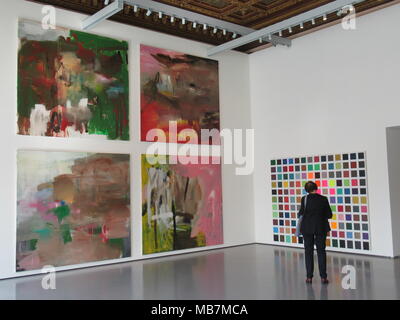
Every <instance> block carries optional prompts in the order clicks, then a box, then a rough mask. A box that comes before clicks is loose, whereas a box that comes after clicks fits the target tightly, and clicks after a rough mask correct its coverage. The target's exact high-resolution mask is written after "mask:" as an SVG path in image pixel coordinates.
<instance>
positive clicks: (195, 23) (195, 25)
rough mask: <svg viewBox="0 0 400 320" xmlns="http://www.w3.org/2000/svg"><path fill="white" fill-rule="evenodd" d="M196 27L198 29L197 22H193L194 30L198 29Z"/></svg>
mask: <svg viewBox="0 0 400 320" xmlns="http://www.w3.org/2000/svg"><path fill="white" fill-rule="evenodd" d="M196 27H197V22H196V21H194V22H193V28H194V29H196Z"/></svg>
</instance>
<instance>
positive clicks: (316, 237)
mask: <svg viewBox="0 0 400 320" xmlns="http://www.w3.org/2000/svg"><path fill="white" fill-rule="evenodd" d="M303 239H304V249H305V260H306V270H307V278H312V277H313V276H314V244H315V245H316V247H317V255H318V268H319V274H320V276H321V278H327V277H328V275H327V274H326V251H325V247H326V233H324V234H303Z"/></svg>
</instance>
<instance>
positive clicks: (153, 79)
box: [140, 45, 220, 144]
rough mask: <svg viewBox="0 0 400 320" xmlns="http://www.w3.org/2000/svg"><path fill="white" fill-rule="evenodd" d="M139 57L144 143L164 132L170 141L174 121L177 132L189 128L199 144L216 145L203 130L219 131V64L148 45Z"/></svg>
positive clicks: (143, 48) (142, 138)
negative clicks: (158, 131)
mask: <svg viewBox="0 0 400 320" xmlns="http://www.w3.org/2000/svg"><path fill="white" fill-rule="evenodd" d="M140 55H141V60H140V61H141V63H140V64H141V71H140V72H141V140H142V141H149V140H148V139H147V138H146V136H147V134H148V132H149V131H150V130H152V129H161V130H162V131H163V132H164V133H165V137H166V139H165V140H166V142H171V140H170V135H169V123H170V121H174V122H176V124H177V130H178V132H181V131H182V130H184V129H190V130H192V131H193V132H194V134H196V135H197V138H198V143H202V144H211V143H213V141H211V139H209V138H206V139H204V138H203V139H202V138H201V129H208V130H212V129H215V130H218V131H219V129H220V114H219V78H218V61H215V60H210V59H205V58H201V57H195V56H192V55H188V54H184V53H179V52H175V51H170V50H165V49H160V48H155V47H150V46H145V45H141V49H140ZM178 142H179V141H178ZM216 143H218V142H215V144H216Z"/></svg>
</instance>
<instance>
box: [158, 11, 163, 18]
mask: <svg viewBox="0 0 400 320" xmlns="http://www.w3.org/2000/svg"><path fill="white" fill-rule="evenodd" d="M162 15H163V13H162V12H161V11H160V12H159V13H158V18H159V19H161V18H162Z"/></svg>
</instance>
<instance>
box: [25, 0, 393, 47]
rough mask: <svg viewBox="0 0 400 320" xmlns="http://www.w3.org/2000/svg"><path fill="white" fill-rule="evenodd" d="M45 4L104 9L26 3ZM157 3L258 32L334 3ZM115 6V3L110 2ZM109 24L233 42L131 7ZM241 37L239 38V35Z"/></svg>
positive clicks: (367, 8)
mask: <svg viewBox="0 0 400 320" xmlns="http://www.w3.org/2000/svg"><path fill="white" fill-rule="evenodd" d="M27 1H33V2H37V3H42V4H50V5H54V6H56V7H59V8H63V9H68V10H73V11H76V12H80V13H85V14H94V13H96V12H97V11H99V10H101V9H102V8H104V0H27ZM155 1H156V2H159V3H163V4H167V5H171V6H175V7H178V8H181V9H184V10H188V11H192V12H195V13H200V14H203V15H206V16H209V17H212V18H216V19H220V20H224V21H227V22H230V23H234V24H237V25H241V26H245V27H248V28H252V29H254V30H258V29H261V28H264V27H267V26H270V25H273V24H275V23H278V22H281V21H284V20H286V19H289V18H291V17H293V16H296V15H299V14H301V13H304V12H307V11H309V10H312V9H315V8H317V7H320V6H323V5H325V4H328V3H329V2H333V1H332V0H155ZM110 2H112V0H111V1H110ZM398 2H399V0H365V1H363V2H361V3H359V4H357V5H355V8H356V12H357V14H358V15H362V14H366V13H369V12H371V11H375V10H378V9H380V8H383V7H387V6H389V5H392V4H395V3H398ZM109 19H110V20H113V21H117V22H121V23H125V24H129V25H133V26H137V27H142V28H146V29H151V30H154V31H159V32H163V33H167V34H172V35H175V36H178V37H182V38H186V39H191V40H196V41H200V42H204V43H209V44H212V45H219V44H223V43H225V42H228V41H230V40H232V33H231V32H229V30H228V32H226V33H225V34H224V33H223V32H222V31H221V30H219V31H218V32H217V33H214V32H213V30H212V28H208V29H207V30H203V28H201V26H198V25H197V26H196V28H194V26H193V24H192V23H191V22H189V23H186V24H182V23H181V21H180V19H179V18H177V19H175V20H174V21H173V22H171V21H170V19H168V17H167V16H165V15H164V16H163V18H162V19H159V18H158V16H157V14H156V13H154V14H152V15H150V16H147V15H146V10H140V9H139V10H138V11H137V12H134V10H133V8H132V6H130V5H125V7H124V10H123V11H121V12H120V13H118V14H116V15H114V16H112V17H111V18H109ZM340 19H341V18H340V17H339V16H338V15H337V14H336V13H332V14H329V15H328V19H327V20H326V21H323V20H322V18H321V19H317V20H316V23H315V24H314V25H313V24H311V22H306V23H304V27H303V28H300V26H297V27H296V26H295V27H293V29H292V32H291V33H290V32H289V31H288V30H285V31H283V34H282V36H283V37H287V38H290V39H293V38H297V37H300V36H302V35H304V34H307V33H310V32H313V31H316V30H319V29H321V28H324V27H327V26H330V25H332V24H335V23H339V22H340ZM239 36H240V35H239ZM268 46H269V45H268V44H267V45H266V44H265V43H264V44H262V43H260V42H259V41H255V42H253V43H249V44H247V45H244V46H242V47H239V48H237V49H236V50H239V51H242V52H247V53H251V52H254V51H257V50H260V49H262V48H265V47H268Z"/></svg>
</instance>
